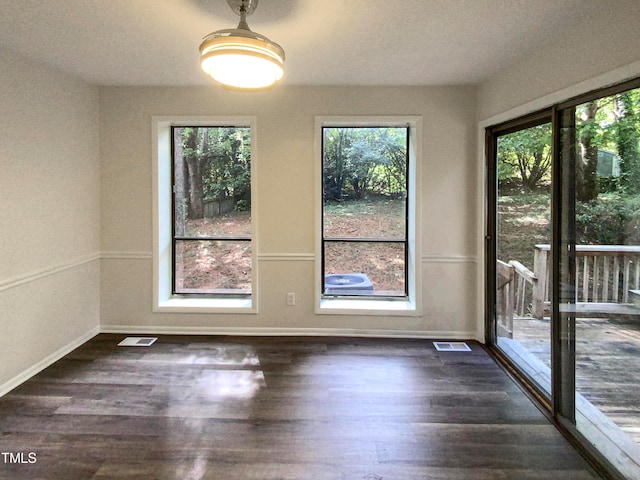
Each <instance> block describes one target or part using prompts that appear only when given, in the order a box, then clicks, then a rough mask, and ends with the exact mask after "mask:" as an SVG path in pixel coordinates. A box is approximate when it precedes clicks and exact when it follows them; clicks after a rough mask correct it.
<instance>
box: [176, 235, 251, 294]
mask: <svg viewBox="0 0 640 480" xmlns="http://www.w3.org/2000/svg"><path fill="white" fill-rule="evenodd" d="M175 248H176V254H175V257H176V258H175V268H176V276H175V291H176V293H182V294H186V293H224V294H230V293H231V294H233V293H240V294H249V293H251V242H248V241H247V242H237V241H236V242H231V241H212V240H178V241H176V247H175Z"/></svg>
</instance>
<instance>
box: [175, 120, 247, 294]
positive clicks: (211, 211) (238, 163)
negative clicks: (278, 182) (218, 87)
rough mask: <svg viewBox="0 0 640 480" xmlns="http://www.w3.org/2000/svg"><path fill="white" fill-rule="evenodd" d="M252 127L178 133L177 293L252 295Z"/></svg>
mask: <svg viewBox="0 0 640 480" xmlns="http://www.w3.org/2000/svg"><path fill="white" fill-rule="evenodd" d="M250 133H251V132H250V129H249V128H248V127H233V126H231V127H226V126H225V127H216V126H200V127H198V126H195V127H173V135H172V138H173V170H172V171H173V293H174V294H181V295H214V296H215V295H228V296H233V295H240V296H242V295H244V296H246V295H250V294H251V135H250Z"/></svg>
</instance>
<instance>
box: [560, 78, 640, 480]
mask: <svg viewBox="0 0 640 480" xmlns="http://www.w3.org/2000/svg"><path fill="white" fill-rule="evenodd" d="M560 118H561V137H560V138H561V148H560V160H561V169H562V174H561V176H562V179H563V181H564V182H565V184H566V189H565V192H566V197H565V198H563V200H562V204H561V205H560V209H561V210H562V212H563V213H562V215H561V218H560V221H561V228H560V229H559V233H560V242H559V243H558V245H559V247H560V248H559V251H560V252H561V255H560V258H559V261H560V268H559V272H560V279H559V288H558V297H559V302H560V303H559V311H558V313H559V317H560V318H559V332H564V333H565V334H566V338H567V339H571V342H570V343H566V342H565V345H569V348H570V349H573V350H574V351H573V352H569V354H568V355H567V356H566V357H565V358H564V364H563V365H562V370H563V371H564V373H563V375H564V377H565V379H566V378H567V377H569V376H570V375H571V374H572V373H573V375H574V378H573V379H571V380H570V381H569V384H571V382H575V397H574V398H572V399H571V400H572V401H573V403H574V405H571V403H569V404H567V405H565V406H564V407H561V408H560V410H561V412H559V413H560V414H561V415H562V416H565V417H566V418H571V416H572V413H574V414H575V419H573V418H572V419H571V420H572V421H573V420H574V421H575V425H576V427H577V429H578V431H580V432H581V433H582V434H583V435H584V436H585V437H587V439H588V440H589V442H591V443H593V444H594V445H595V446H596V447H597V448H598V449H599V450H600V451H601V452H605V456H608V457H609V461H611V462H612V463H614V464H615V465H616V467H617V468H618V469H620V470H621V471H623V472H624V473H625V475H627V476H629V478H640V476H636V475H640V467H639V465H640V388H638V385H639V384H640V89H635V90H627V91H623V92H620V93H616V94H613V95H609V96H603V97H600V98H592V99H590V100H589V101H586V102H584V103H581V104H577V105H570V106H568V107H567V108H564V109H562V111H561V115H560ZM561 340H562V339H561ZM573 362H575V365H566V363H573ZM567 367H568V368H567ZM571 370H573V372H571ZM567 408H570V409H572V408H575V411H574V412H570V411H569V412H567V411H562V410H566V409H567Z"/></svg>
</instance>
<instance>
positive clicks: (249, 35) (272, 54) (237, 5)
mask: <svg viewBox="0 0 640 480" xmlns="http://www.w3.org/2000/svg"><path fill="white" fill-rule="evenodd" d="M227 1H228V3H229V5H230V6H231V8H232V9H233V10H234V11H235V12H236V13H238V14H239V15H240V23H239V24H238V27H237V28H235V29H227V30H218V31H216V32H213V33H211V34H209V35H207V36H206V37H205V38H204V40H203V41H202V43H201V44H200V64H201V66H202V69H203V70H204V71H205V72H206V73H207V74H208V75H210V76H211V77H212V78H213V79H214V80H216V81H217V82H219V83H221V84H222V85H224V86H226V87H228V88H232V89H239V90H261V89H266V88H269V87H271V86H273V85H274V84H275V83H276V82H278V81H279V80H280V79H281V78H282V77H283V75H284V50H283V49H282V47H281V46H280V45H278V44H277V43H275V42H272V41H271V40H269V39H268V38H266V37H265V36H263V35H260V34H258V33H255V32H252V31H251V30H249V26H248V25H247V22H246V16H247V15H249V14H251V13H252V12H253V10H255V8H256V6H257V3H258V2H257V0H227Z"/></svg>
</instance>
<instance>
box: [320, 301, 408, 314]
mask: <svg viewBox="0 0 640 480" xmlns="http://www.w3.org/2000/svg"><path fill="white" fill-rule="evenodd" d="M316 313H319V314H332V315H391V316H394V315H395V316H417V315H420V312H419V311H418V308H417V306H416V303H415V302H412V301H410V300H377V299H353V298H349V299H344V298H323V299H321V300H320V305H319V306H318V309H317V310H316Z"/></svg>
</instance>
